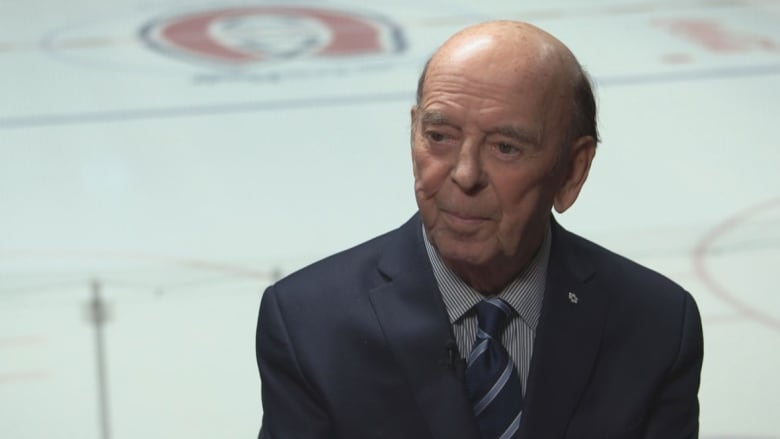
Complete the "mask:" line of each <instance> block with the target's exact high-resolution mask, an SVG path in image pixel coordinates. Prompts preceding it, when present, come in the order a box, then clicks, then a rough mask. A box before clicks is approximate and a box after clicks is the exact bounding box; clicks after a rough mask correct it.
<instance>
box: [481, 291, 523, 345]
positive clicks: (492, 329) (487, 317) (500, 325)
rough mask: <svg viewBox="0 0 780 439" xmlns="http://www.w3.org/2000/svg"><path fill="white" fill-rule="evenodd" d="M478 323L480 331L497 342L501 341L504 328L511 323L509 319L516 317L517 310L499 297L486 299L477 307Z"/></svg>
mask: <svg viewBox="0 0 780 439" xmlns="http://www.w3.org/2000/svg"><path fill="white" fill-rule="evenodd" d="M476 308H477V323H478V325H479V329H481V330H482V331H484V332H485V333H486V334H487V335H489V336H490V337H492V338H493V339H495V340H499V339H500V337H501V333H502V332H503V331H504V326H506V323H507V322H508V321H509V317H511V316H512V315H514V313H515V310H514V309H512V307H511V306H509V304H508V303H506V302H504V301H503V300H502V299H499V298H498V297H491V298H490V299H485V300H483V301H481V302H479V303H478V304H477V305H476Z"/></svg>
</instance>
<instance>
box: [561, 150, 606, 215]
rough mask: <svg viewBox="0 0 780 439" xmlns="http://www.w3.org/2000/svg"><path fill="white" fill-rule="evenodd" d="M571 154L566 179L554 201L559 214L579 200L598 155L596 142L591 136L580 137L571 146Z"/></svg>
mask: <svg viewBox="0 0 780 439" xmlns="http://www.w3.org/2000/svg"><path fill="white" fill-rule="evenodd" d="M569 154H570V156H569V162H568V170H567V171H566V177H565V179H564V181H563V183H562V184H561V188H560V189H559V190H558V193H557V194H555V199H554V200H553V207H555V211H556V212H558V213H563V212H565V211H566V210H568V209H569V208H570V207H571V206H572V204H574V202H575V201H576V200H577V197H578V196H579V194H580V190H581V189H582V186H583V185H584V184H585V180H587V178H588V172H590V164H591V163H592V162H593V157H594V156H595V155H596V140H595V139H594V138H593V137H591V136H583V137H580V138H579V139H577V140H576V141H575V142H574V144H573V145H572V146H571V149H570V153H569Z"/></svg>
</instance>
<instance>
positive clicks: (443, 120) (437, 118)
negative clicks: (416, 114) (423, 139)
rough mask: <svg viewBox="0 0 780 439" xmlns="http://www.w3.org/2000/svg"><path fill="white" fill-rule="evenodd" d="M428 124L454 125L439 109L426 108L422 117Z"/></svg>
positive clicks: (424, 122)
mask: <svg viewBox="0 0 780 439" xmlns="http://www.w3.org/2000/svg"><path fill="white" fill-rule="evenodd" d="M420 120H421V121H422V123H423V124H426V125H454V124H453V123H452V122H451V121H450V120H449V119H447V117H446V116H445V115H444V114H442V113H440V112H438V111H429V110H426V111H424V112H423V114H422V118H421V119H420Z"/></svg>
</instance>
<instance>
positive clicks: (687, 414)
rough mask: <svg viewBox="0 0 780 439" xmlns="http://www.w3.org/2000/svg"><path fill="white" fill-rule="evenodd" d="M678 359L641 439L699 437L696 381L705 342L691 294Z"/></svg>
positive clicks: (697, 382)
mask: <svg viewBox="0 0 780 439" xmlns="http://www.w3.org/2000/svg"><path fill="white" fill-rule="evenodd" d="M680 334H681V335H680V344H679V350H678V354H677V358H676V360H675V362H674V364H673V365H672V367H671V368H670V370H669V373H668V374H667V376H666V379H665V381H664V382H663V383H662V386H661V387H660V389H659V391H658V393H657V395H656V398H655V404H654V406H653V409H652V412H651V413H650V417H649V420H648V423H647V424H646V428H645V434H644V436H643V438H644V439H683V438H685V439H689V438H690V439H696V438H698V437H699V436H698V435H699V399H698V391H699V380H700V375H701V366H702V359H703V356H704V348H703V344H704V340H703V335H702V327H701V317H700V316H699V310H698V309H697V307H696V303H695V302H694V300H693V298H692V297H691V296H690V294H687V293H686V294H685V303H684V312H683V321H682V325H681V331H680Z"/></svg>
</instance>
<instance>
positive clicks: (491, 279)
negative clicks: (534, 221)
mask: <svg viewBox="0 0 780 439" xmlns="http://www.w3.org/2000/svg"><path fill="white" fill-rule="evenodd" d="M543 242H544V235H542V239H541V240H539V241H538V242H536V243H534V244H533V245H532V246H529V248H527V249H525V251H520V252H518V253H517V254H516V255H513V256H507V255H499V256H496V257H495V258H493V259H492V260H491V261H489V262H488V263H487V264H479V265H474V264H468V263H465V262H463V261H452V260H448V259H445V258H443V257H442V259H443V261H444V263H445V264H447V266H448V267H449V268H450V269H451V270H452V271H453V272H455V274H457V275H458V277H460V278H461V279H462V280H463V281H464V282H466V284H468V285H469V286H470V287H472V288H474V289H475V290H477V291H479V292H480V293H481V294H482V295H484V296H493V295H496V294H499V293H500V292H501V291H502V290H503V289H504V288H506V286H507V285H509V284H510V283H511V282H512V281H513V280H515V278H516V277H517V276H518V275H519V274H520V273H522V271H523V270H525V268H526V267H527V266H528V264H530V263H531V260H532V259H533V258H534V256H535V255H536V254H537V253H538V252H539V248H540V247H541V245H542V243H543Z"/></svg>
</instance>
